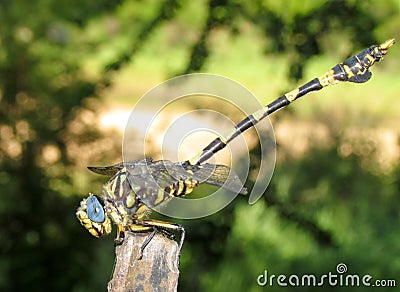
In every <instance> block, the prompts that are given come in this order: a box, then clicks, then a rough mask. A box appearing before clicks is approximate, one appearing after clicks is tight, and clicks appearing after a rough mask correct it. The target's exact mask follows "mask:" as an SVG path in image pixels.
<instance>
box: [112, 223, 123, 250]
mask: <svg viewBox="0 0 400 292" xmlns="http://www.w3.org/2000/svg"><path fill="white" fill-rule="evenodd" d="M117 228H118V229H117V237H116V238H115V239H114V245H115V246H117V245H121V244H122V243H123V242H124V238H125V230H124V227H123V226H122V224H117Z"/></svg>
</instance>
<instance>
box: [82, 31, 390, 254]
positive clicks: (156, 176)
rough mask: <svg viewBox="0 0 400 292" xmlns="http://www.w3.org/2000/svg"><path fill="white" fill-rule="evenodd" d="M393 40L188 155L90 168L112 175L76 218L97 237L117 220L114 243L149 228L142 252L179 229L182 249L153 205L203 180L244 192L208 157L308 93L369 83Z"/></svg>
mask: <svg viewBox="0 0 400 292" xmlns="http://www.w3.org/2000/svg"><path fill="white" fill-rule="evenodd" d="M394 43H395V40H394V39H390V40H387V41H385V42H383V43H382V44H380V45H373V46H370V47H368V48H366V49H364V50H362V51H361V52H359V53H358V54H356V55H353V56H351V57H349V58H348V59H346V60H345V61H344V62H342V63H339V64H337V65H335V66H334V67H332V68H331V69H330V70H329V71H327V72H326V73H325V74H323V75H321V76H320V77H317V78H314V79H312V80H310V81H309V82H307V83H305V84H304V85H302V86H299V87H298V88H296V89H294V90H292V91H290V92H288V93H286V94H283V95H282V96H280V97H278V98H277V99H275V100H273V101H272V102H271V103H269V104H268V105H267V106H265V107H264V108H262V109H260V110H258V111H256V112H255V113H253V114H251V115H249V116H247V117H246V118H245V119H243V120H242V121H240V122H239V123H238V124H237V125H236V126H235V127H234V128H233V129H232V130H231V131H230V132H229V133H228V134H227V135H225V136H218V137H217V138H215V139H214V140H213V141H212V142H211V143H210V144H208V145H207V146H206V147H205V148H203V150H202V151H200V152H199V153H198V154H197V155H195V156H194V157H193V158H191V159H189V160H186V161H184V162H171V161H169V160H159V161H153V160H152V159H151V158H144V159H139V160H134V161H129V162H121V163H118V164H114V165H111V166H104V167H88V168H89V170H91V171H93V172H95V173H98V174H102V175H108V176H112V177H111V179H109V181H108V182H107V183H106V184H105V185H104V186H103V193H102V195H101V196H99V195H95V194H92V193H89V196H88V197H87V198H84V199H83V200H82V201H81V203H80V206H79V207H78V209H77V211H76V216H77V218H78V220H79V221H80V223H81V224H82V225H83V227H84V228H85V229H87V230H88V231H89V232H90V234H92V235H93V236H95V237H101V236H103V235H106V234H109V233H110V232H111V230H112V222H114V224H115V225H117V236H116V238H115V243H116V244H121V243H122V242H123V240H124V234H125V232H127V231H128V232H134V233H135V232H137V233H142V232H147V233H150V235H149V236H148V237H147V238H146V239H145V241H144V242H143V244H142V247H141V254H143V250H144V249H145V247H146V246H147V245H148V244H149V243H150V241H151V239H152V238H153V237H154V235H155V233H156V232H161V233H163V234H164V235H166V236H168V237H169V238H174V235H173V232H179V233H180V234H181V235H180V241H179V247H178V248H179V251H180V250H181V248H182V245H183V241H184V238H185V229H184V228H183V226H181V225H179V224H175V223H170V222H164V221H158V220H152V219H147V216H148V214H149V212H150V209H152V208H154V207H157V206H159V205H162V204H167V203H168V201H170V200H171V199H172V198H174V197H184V196H186V195H188V194H190V193H191V192H192V191H193V189H195V188H196V187H197V186H198V185H199V184H202V183H206V184H210V185H214V186H218V187H222V188H224V189H227V190H228V191H237V192H239V193H241V194H246V193H247V189H246V188H244V187H242V186H243V184H242V182H241V181H240V179H239V178H238V176H237V175H236V173H235V172H234V171H233V170H232V169H230V167H228V166H225V165H218V164H210V163H205V162H206V161H207V160H208V159H210V158H211V157H212V156H213V155H215V154H216V153H217V152H219V151H221V150H222V149H223V148H225V147H226V145H227V144H228V143H229V142H231V141H232V140H233V139H235V138H236V137H237V136H239V135H241V134H242V133H243V132H244V131H246V130H248V129H250V128H252V127H253V126H255V125H256V124H257V123H258V122H260V121H261V120H262V119H264V118H266V117H267V116H269V115H270V114H272V113H274V112H276V111H278V110H279V109H281V108H284V107H286V106H288V105H289V104H290V103H291V102H293V101H295V100H296V99H298V98H300V97H302V96H304V95H306V94H308V93H310V92H313V91H318V90H321V89H323V88H325V87H327V86H330V85H333V84H338V83H343V82H352V83H364V82H367V81H368V80H369V79H370V78H371V76H372V73H371V71H370V67H371V66H372V65H374V64H375V63H376V62H379V61H380V60H381V59H382V58H383V57H384V56H385V55H386V54H387V52H388V49H389V48H390V47H391V46H392V45H394ZM140 257H141V256H139V258H140Z"/></svg>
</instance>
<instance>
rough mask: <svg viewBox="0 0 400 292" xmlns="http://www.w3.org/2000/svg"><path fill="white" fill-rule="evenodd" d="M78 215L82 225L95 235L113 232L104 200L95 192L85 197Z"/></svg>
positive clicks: (77, 212)
mask: <svg viewBox="0 0 400 292" xmlns="http://www.w3.org/2000/svg"><path fill="white" fill-rule="evenodd" d="M76 217H77V218H78V220H79V222H81V224H82V226H83V227H85V228H86V229H87V231H89V232H90V234H92V235H93V236H95V237H100V236H102V235H105V234H109V233H110V232H111V220H110V218H109V217H108V216H107V212H105V208H104V201H103V200H102V199H101V198H100V197H98V196H96V195H93V194H89V197H87V198H85V199H83V200H82V201H81V204H80V206H79V208H78V209H77V210H76Z"/></svg>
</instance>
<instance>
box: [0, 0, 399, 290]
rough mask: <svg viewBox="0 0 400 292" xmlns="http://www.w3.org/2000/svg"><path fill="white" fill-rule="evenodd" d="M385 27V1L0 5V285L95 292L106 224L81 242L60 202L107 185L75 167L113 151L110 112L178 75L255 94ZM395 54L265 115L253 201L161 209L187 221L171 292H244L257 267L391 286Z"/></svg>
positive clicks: (393, 0)
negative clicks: (263, 169) (271, 135)
mask: <svg viewBox="0 0 400 292" xmlns="http://www.w3.org/2000/svg"><path fill="white" fill-rule="evenodd" d="M389 38H397V39H400V2H399V1H398V0H382V1H365V0H360V1H358V0H352V1H351V0H349V1H344V0H343V1H340V0H337V1H322V0H314V1H311V0H310V1H296V0H291V1H289V0H288V1H276V0H265V1H261V0H260V1H257V0H253V1H246V2H244V1H243V2H242V1H237V0H225V1H222V0H221V1H217V0H209V1H205V0H204V1H200V0H194V1H179V0H176V1H173V0H170V1H168V0H167V1H156V0H141V1H101V0H100V1H99V0H96V1H93V0H85V1H76V0H73V1H66V0H58V1H54V0H47V1H22V0H1V1H0V102H1V104H0V163H1V168H0V224H1V227H0V251H1V254H0V290H2V291H43V290H47V291H105V290H106V285H107V282H108V280H109V279H110V277H111V273H112V269H113V263H114V247H113V236H108V237H106V238H103V239H101V240H99V239H95V238H93V237H91V236H90V235H89V233H87V231H85V230H84V229H83V228H82V227H81V226H80V224H79V222H78V221H77V220H76V218H75V210H76V207H77V206H78V205H79V201H80V200H81V198H82V197H83V196H85V195H86V194H87V193H88V192H89V191H91V192H96V193H100V191H101V186H102V184H103V183H104V182H105V181H106V178H105V177H99V176H96V175H93V174H90V173H89V171H87V170H86V166H88V165H91V164H92V165H93V164H97V165H99V164H100V165H101V164H110V163H114V162H117V161H119V160H120V159H121V139H122V132H121V130H120V129H121V128H123V127H124V126H125V125H117V126H118V127H116V128H115V127H109V126H108V125H107V119H105V118H104V117H107V115H109V114H110V113H112V112H117V113H118V110H121V109H123V110H128V111H129V110H130V109H131V108H132V107H133V106H134V104H135V102H136V101H137V100H138V98H140V97H141V96H142V95H143V94H144V93H145V92H146V91H147V90H149V89H150V88H152V87H153V86H155V85H157V84H158V83H159V82H161V81H164V80H166V79H167V78H169V77H173V76H176V75H179V74H183V73H190V72H208V73H215V74H220V75H223V76H226V77H229V78H232V79H234V80H237V81H239V82H240V83H242V84H243V85H245V86H246V87H247V88H249V89H250V90H251V91H252V92H253V93H254V94H255V95H256V96H257V97H258V98H259V99H260V100H261V102H262V103H263V104H267V102H268V101H271V100H272V99H274V98H275V97H277V96H279V95H280V94H282V93H284V92H286V91H288V90H290V89H293V88H295V87H296V86H297V85H298V84H300V83H302V82H304V81H307V80H308V79H309V78H312V77H314V76H319V75H320V74H322V73H324V72H325V71H326V70H327V69H329V68H331V67H332V66H333V65H335V64H336V63H337V62H340V61H343V60H344V59H345V58H346V57H348V56H350V55H352V54H353V53H356V52H358V51H360V50H361V49H363V48H364V47H368V46H370V45H372V44H379V43H381V42H383V41H385V40H386V39H389ZM399 52H400V50H399V49H398V45H395V46H394V47H393V48H392V49H391V51H390V52H389V54H388V56H387V57H386V58H385V60H384V61H383V62H381V63H379V64H377V65H376V66H374V68H373V72H374V76H373V78H372V80H371V81H369V82H368V83H366V84H363V85H357V84H343V85H337V86H334V87H331V88H328V89H324V90H323V91H322V92H318V93H315V94H312V96H309V97H306V98H304V99H301V100H299V101H298V102H296V104H293V105H292V106H291V107H290V108H288V109H286V110H283V111H280V112H279V113H277V114H276V115H274V116H273V118H272V123H273V125H274V128H275V134H276V137H277V144H278V147H277V163H276V168H275V173H274V176H273V178H272V181H271V184H270V185H269V187H268V189H267V191H266V193H265V195H264V196H263V198H262V199H261V200H260V201H258V202H257V204H255V205H249V204H248V203H247V198H245V197H238V198H237V199H236V200H235V201H234V202H233V203H232V204H230V205H229V206H228V207H227V208H225V209H223V210H222V211H220V212H218V213H217V214H214V215H212V216H210V217H207V218H204V219H198V220H190V221H189V220H188V221H179V220H173V221H174V222H178V223H181V224H183V225H184V226H185V228H186V229H187V239H186V241H185V244H184V247H183V250H182V256H181V277H180V283H179V290H180V291H259V290H261V288H260V287H259V286H258V285H257V276H258V275H259V274H262V273H263V272H264V270H268V273H269V274H276V275H278V274H285V275H291V274H297V275H303V274H315V275H322V274H327V273H328V272H333V273H334V272H335V271H336V265H337V264H339V263H341V262H343V263H345V264H346V265H347V267H348V273H350V274H360V275H364V274H370V275H372V276H373V279H396V280H397V284H398V285H400V279H399V275H400V257H399V254H400V232H399V227H400V224H399V223H400V221H399V219H400V218H399V217H400V212H399V210H398V206H399V204H400V196H399V188H400V180H399V175H400V164H399V156H400V147H399V133H400V126H399V125H400V124H399V123H398V118H399V113H398V110H399V109H400V100H399V98H398V92H400V74H399V73H400V71H399V67H400V53H399ZM197 106H198V105H197ZM236 120H237V119H236ZM239 120H240V119H239ZM202 146H204V145H202ZM199 147H200V146H199ZM151 151H152V152H151ZM151 151H150V152H151V153H150V155H153V156H155V157H157V155H158V154H159V153H158V151H159V150H158V149H151ZM250 154H251V155H252V157H253V160H252V166H253V168H254V169H257V165H258V161H257V157H258V156H257V154H258V148H257V147H254V149H253V150H251V153H250ZM139 158H142V157H138V159H139ZM253 180H254V178H253V177H252V176H251V175H250V177H249V179H248V181H247V183H246V185H247V187H249V188H251V185H252V183H253ZM167 220H169V219H168V218H167ZM265 289H267V290H268V289H269V290H271V291H294V290H298V291H309V290H310V288H309V287H305V288H297V289H294V288H293V287H277V286H276V284H275V285H274V287H267V288H265ZM344 289H345V288H343V287H329V286H325V287H324V290H326V291H342V290H344ZM363 289H364V288H360V291H364V290H363ZM386 289H387V290H388V291H394V290H395V288H386ZM382 290H384V289H381V291H382Z"/></svg>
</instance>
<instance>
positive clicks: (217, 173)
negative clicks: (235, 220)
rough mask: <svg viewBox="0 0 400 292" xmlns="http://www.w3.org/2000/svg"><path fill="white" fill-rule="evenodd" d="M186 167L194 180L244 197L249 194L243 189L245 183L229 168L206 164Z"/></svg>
mask: <svg viewBox="0 0 400 292" xmlns="http://www.w3.org/2000/svg"><path fill="white" fill-rule="evenodd" d="M184 167H185V169H187V171H191V172H193V177H194V179H196V180H198V181H199V183H207V184H210V185H214V186H218V187H222V188H224V189H227V190H229V191H232V192H239V193H240V194H243V195H245V194H247V189H246V188H243V183H242V182H241V181H240V179H239V177H238V175H237V174H236V172H235V171H234V170H233V169H231V168H230V167H229V166H226V165H220V164H210V163H206V164H202V165H187V166H185V165H184Z"/></svg>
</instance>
